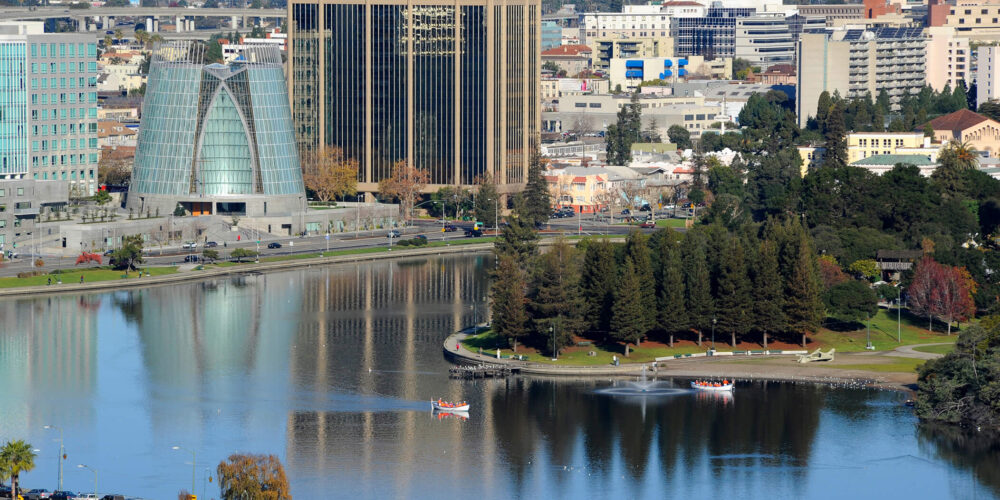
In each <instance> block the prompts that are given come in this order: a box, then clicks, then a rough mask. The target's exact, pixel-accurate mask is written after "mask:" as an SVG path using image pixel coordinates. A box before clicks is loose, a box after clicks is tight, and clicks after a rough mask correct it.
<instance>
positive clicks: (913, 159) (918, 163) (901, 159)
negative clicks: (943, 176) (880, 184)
mask: <svg viewBox="0 0 1000 500" xmlns="http://www.w3.org/2000/svg"><path fill="white" fill-rule="evenodd" d="M896 165H913V166H915V167H917V168H919V169H920V175H922V176H924V177H930V176H931V174H932V173H934V169H936V168H937V162H936V161H931V160H929V159H927V157H926V156H923V155H875V156H869V157H868V158H864V159H861V160H858V161H856V162H852V163H851V166H854V167H860V168H863V169H865V170H868V171H870V172H872V173H874V174H876V175H882V174H884V173H886V172H888V171H890V170H892V169H893V168H895V167H896Z"/></svg>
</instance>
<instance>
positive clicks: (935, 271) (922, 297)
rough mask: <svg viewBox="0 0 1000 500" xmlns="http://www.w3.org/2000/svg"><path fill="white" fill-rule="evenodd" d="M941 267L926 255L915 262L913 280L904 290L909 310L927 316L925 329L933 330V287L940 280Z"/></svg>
mask: <svg viewBox="0 0 1000 500" xmlns="http://www.w3.org/2000/svg"><path fill="white" fill-rule="evenodd" d="M943 267H944V266H942V265H941V264H938V263H937V262H935V261H934V259H932V258H930V256H928V255H924V258H923V259H921V260H920V262H918V263H917V267H916V269H914V270H913V282H912V283H910V288H909V289H908V290H907V291H906V295H907V297H908V299H909V304H910V310H911V311H913V312H914V313H916V314H919V315H921V316H927V329H928V330H932V331H933V330H934V328H933V327H934V323H933V321H934V299H933V297H934V289H935V288H936V287H937V283H938V282H939V281H940V280H941V278H942V274H943V272H942V271H943Z"/></svg>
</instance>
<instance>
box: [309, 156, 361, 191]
mask: <svg viewBox="0 0 1000 500" xmlns="http://www.w3.org/2000/svg"><path fill="white" fill-rule="evenodd" d="M302 171H303V174H302V181H303V182H305V185H306V187H307V188H309V190H310V191H312V192H314V193H316V197H317V198H319V199H320V201H322V202H324V203H329V202H330V200H332V199H335V198H341V199H343V198H344V197H346V196H350V195H353V194H354V193H357V191H358V160H355V159H354V158H347V157H346V156H344V150H342V149H340V148H338V147H335V146H331V147H329V148H326V149H325V150H323V151H321V152H318V153H311V154H307V155H305V156H303V169H302Z"/></svg>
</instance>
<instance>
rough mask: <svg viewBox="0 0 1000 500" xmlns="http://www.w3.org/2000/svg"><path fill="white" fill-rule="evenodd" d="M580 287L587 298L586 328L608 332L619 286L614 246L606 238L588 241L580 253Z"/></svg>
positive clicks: (603, 332) (592, 330)
mask: <svg viewBox="0 0 1000 500" xmlns="http://www.w3.org/2000/svg"><path fill="white" fill-rule="evenodd" d="M581 273H582V275H581V277H580V289H581V292H582V293H583V297H584V301H585V302H586V304H587V305H586V314H585V318H586V320H587V324H588V329H589V330H590V331H591V332H600V333H601V334H603V335H607V334H608V332H610V331H611V314H612V307H613V306H614V303H615V289H616V288H618V284H619V283H618V264H617V263H616V262H615V248H614V247H613V246H612V245H611V243H609V242H608V241H607V240H600V241H596V242H593V243H591V244H590V246H588V247H587V251H586V253H585V254H584V257H583V269H582V270H581Z"/></svg>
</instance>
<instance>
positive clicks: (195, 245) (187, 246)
mask: <svg viewBox="0 0 1000 500" xmlns="http://www.w3.org/2000/svg"><path fill="white" fill-rule="evenodd" d="M181 248H183V249H185V250H187V249H191V250H194V249H195V248H198V242H197V241H189V242H187V243H185V244H184V246H182V247H181Z"/></svg>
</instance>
